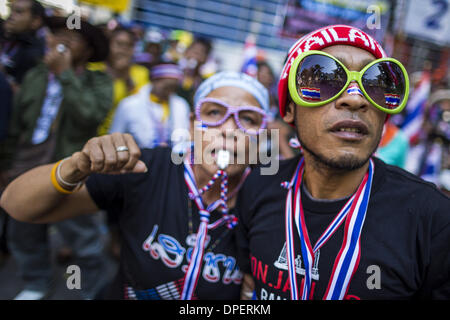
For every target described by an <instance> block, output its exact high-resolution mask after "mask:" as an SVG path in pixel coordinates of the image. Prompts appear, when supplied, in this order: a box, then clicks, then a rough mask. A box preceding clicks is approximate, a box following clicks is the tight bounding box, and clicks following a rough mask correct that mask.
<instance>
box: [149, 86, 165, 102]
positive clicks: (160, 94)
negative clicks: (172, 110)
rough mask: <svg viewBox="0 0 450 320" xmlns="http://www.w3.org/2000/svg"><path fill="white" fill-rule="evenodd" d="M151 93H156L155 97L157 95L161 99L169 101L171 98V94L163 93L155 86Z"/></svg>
mask: <svg viewBox="0 0 450 320" xmlns="http://www.w3.org/2000/svg"><path fill="white" fill-rule="evenodd" d="M150 93H151V94H152V95H154V96H155V97H157V98H158V99H159V100H160V101H168V100H169V96H168V95H166V94H162V93H161V92H159V91H158V90H156V89H155V88H152V90H151V92H150Z"/></svg>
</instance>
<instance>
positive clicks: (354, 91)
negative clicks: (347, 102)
mask: <svg viewBox="0 0 450 320" xmlns="http://www.w3.org/2000/svg"><path fill="white" fill-rule="evenodd" d="M347 93H348V94H352V95H353V94H359V95H360V96H363V93H362V91H361V89H360V88H359V86H358V84H357V83H351V84H350V85H349V86H348V88H347Z"/></svg>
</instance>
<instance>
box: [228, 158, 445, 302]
mask: <svg viewBox="0 0 450 320" xmlns="http://www.w3.org/2000/svg"><path fill="white" fill-rule="evenodd" d="M298 161H299V157H296V158H294V159H291V160H285V161H281V162H280V169H279V172H278V174H277V175H261V174H260V170H258V169H257V170H254V171H253V172H252V174H250V176H249V177H248V178H247V180H246V182H245V184H244V186H243V188H242V190H241V192H240V194H239V198H238V202H237V206H236V207H237V208H238V211H239V219H240V224H239V226H238V230H239V233H238V234H239V236H238V242H239V246H240V247H241V248H242V252H241V254H240V259H242V262H241V261H240V265H241V266H242V268H243V271H245V272H246V273H250V274H252V275H253V278H254V280H255V285H256V287H255V294H256V298H258V299H263V300H265V299H275V300H277V299H290V286H289V279H288V272H287V263H286V250H285V201H286V195H287V190H286V189H284V188H282V187H281V186H280V184H281V183H282V182H284V181H290V180H291V178H292V174H293V172H294V170H295V168H296V165H297V163H298ZM374 164H375V173H374V179H373V185H372V190H371V195H370V202H369V206H368V210H367V215H366V218H365V222H364V226H363V229H362V235H361V239H360V240H361V257H360V261H359V267H358V269H357V270H356V272H355V274H354V275H353V278H352V280H351V282H350V285H349V287H348V291H347V294H346V296H345V299H412V298H435V299H449V298H450V200H449V198H448V197H447V196H445V195H444V194H443V193H441V192H440V191H438V190H437V189H436V188H435V186H434V185H432V184H430V183H427V182H425V181H423V180H421V179H419V178H417V177H416V176H413V175H412V174H409V173H408V172H406V171H404V170H402V169H400V168H397V167H393V166H390V165H386V164H385V163H384V162H382V161H381V160H379V159H376V158H374ZM301 192H302V195H301V196H302V204H303V209H304V214H305V221H306V226H307V229H308V234H309V238H310V241H311V244H312V246H314V244H315V242H316V241H317V240H318V238H319V237H320V236H321V235H322V233H323V232H324V231H325V229H326V227H327V226H328V225H329V223H330V222H331V221H332V220H333V218H334V217H335V215H336V214H337V213H338V212H339V211H340V209H341V208H342V207H343V206H344V204H345V203H346V201H347V200H348V199H340V200H336V201H328V200H317V199H313V198H312V197H311V195H310V194H309V193H308V191H307V190H305V188H304V187H302V191H301ZM294 230H296V229H295V228H294ZM343 231H344V223H343V224H342V225H341V226H340V227H339V229H338V230H337V231H336V233H335V234H334V235H333V236H332V237H331V239H329V240H328V242H327V243H326V244H325V245H324V246H323V247H321V248H320V249H319V251H318V253H317V254H316V259H315V260H316V261H315V264H314V265H313V270H312V298H313V299H323V296H324V294H325V291H326V288H327V285H328V281H329V278H330V274H331V272H332V268H333V264H334V260H335V258H336V256H337V254H338V252H339V250H340V247H341V245H342V240H343V236H344V235H343V233H344V232H343ZM294 241H295V244H294V247H295V257H296V270H297V284H298V286H299V290H300V287H301V282H302V279H303V278H304V276H303V275H304V269H303V266H304V264H303V260H302V258H301V251H300V240H299V236H298V234H297V231H295V237H294Z"/></svg>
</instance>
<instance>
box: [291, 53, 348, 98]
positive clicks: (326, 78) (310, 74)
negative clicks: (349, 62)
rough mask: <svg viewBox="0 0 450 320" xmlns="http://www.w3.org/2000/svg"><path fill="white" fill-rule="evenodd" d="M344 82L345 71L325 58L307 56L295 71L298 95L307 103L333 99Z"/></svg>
mask: <svg viewBox="0 0 450 320" xmlns="http://www.w3.org/2000/svg"><path fill="white" fill-rule="evenodd" d="M346 81H347V74H346V73H345V70H344V69H343V68H342V67H341V66H340V65H339V64H338V63H337V62H336V61H334V60H333V59H331V58H329V57H327V56H322V55H318V54H316V55H310V56H307V57H306V58H305V59H303V61H302V62H301V65H300V66H299V67H298V70H297V91H298V94H299V96H300V97H301V98H302V100H304V101H308V102H320V101H325V100H328V99H330V98H332V97H334V96H335V95H336V94H338V93H339V91H340V90H341V89H342V88H343V87H344V85H345V83H346Z"/></svg>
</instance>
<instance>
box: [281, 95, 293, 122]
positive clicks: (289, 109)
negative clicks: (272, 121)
mask: <svg viewBox="0 0 450 320" xmlns="http://www.w3.org/2000/svg"><path fill="white" fill-rule="evenodd" d="M294 108H295V103H294V102H293V101H291V100H288V101H287V103H286V112H285V114H284V117H283V120H284V121H285V122H286V123H289V124H293V123H294V121H295V109H294Z"/></svg>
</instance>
